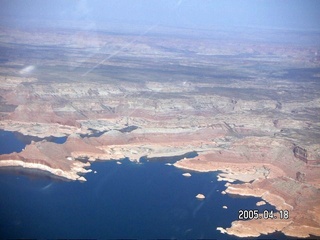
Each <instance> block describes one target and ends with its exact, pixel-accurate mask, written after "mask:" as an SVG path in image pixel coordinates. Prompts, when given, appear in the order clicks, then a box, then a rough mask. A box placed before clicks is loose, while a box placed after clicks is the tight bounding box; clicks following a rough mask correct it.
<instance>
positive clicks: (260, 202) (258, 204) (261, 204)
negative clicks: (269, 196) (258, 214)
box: [256, 201, 266, 207]
mask: <svg viewBox="0 0 320 240" xmlns="http://www.w3.org/2000/svg"><path fill="white" fill-rule="evenodd" d="M265 204H266V202H265V201H259V202H257V203H256V205H257V206H258V207H259V206H263V205H265Z"/></svg>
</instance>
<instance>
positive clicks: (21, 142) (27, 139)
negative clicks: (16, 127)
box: [0, 130, 67, 154]
mask: <svg viewBox="0 0 320 240" xmlns="http://www.w3.org/2000/svg"><path fill="white" fill-rule="evenodd" d="M41 140H47V141H50V142H54V143H57V144H63V143H65V142H66V140H67V137H52V136H51V137H46V138H38V137H33V136H25V135H23V134H21V133H19V132H10V131H4V130H0V154H9V153H13V152H21V151H22V150H23V149H24V148H25V146H26V145H27V144H30V143H31V141H35V142H38V141H41Z"/></svg>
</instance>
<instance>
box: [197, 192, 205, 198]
mask: <svg viewBox="0 0 320 240" xmlns="http://www.w3.org/2000/svg"><path fill="white" fill-rule="evenodd" d="M196 198H198V199H205V198H206V197H205V196H204V195H203V194H201V193H199V194H198V195H197V196H196Z"/></svg>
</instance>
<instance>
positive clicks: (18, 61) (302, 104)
mask: <svg viewBox="0 0 320 240" xmlns="http://www.w3.org/2000/svg"><path fill="white" fill-rule="evenodd" d="M246 33H247V34H242V33H239V32H237V33H232V32H225V31H221V30H220V31H219V30H217V31H215V32H212V33H210V34H209V33H206V34H203V35H202V36H203V37H198V35H197V34H194V33H193V32H192V31H190V32H188V31H186V33H184V34H182V33H180V32H177V33H176V34H174V33H170V34H163V32H162V31H160V32H150V33H148V34H143V35H141V34H140V35H138V34H137V35H134V34H124V33H123V34H115V33H113V32H108V31H92V32H88V31H84V30H77V29H73V30H67V29H59V30H57V29H54V30H50V29H36V30H35V29H28V30H23V31H22V30H19V29H9V28H4V27H2V28H1V34H0V47H1V52H2V54H1V59H0V63H1V64H0V82H1V85H0V129H2V130H6V131H11V132H18V133H20V134H23V135H25V136H32V137H37V138H38V139H40V140H36V141H31V142H30V144H27V145H26V147H25V149H23V150H22V151H21V152H13V153H9V154H2V155H0V166H1V167H21V168H29V169H38V170H40V171H43V172H46V173H50V174H53V175H54V176H56V177H59V178H62V179H65V180H72V181H73V180H79V181H86V178H85V174H86V173H88V172H90V171H91V170H90V165H91V163H92V162H94V161H107V160H117V161H121V160H122V159H125V158H129V159H130V160H131V161H134V162H137V163H138V162H140V161H141V160H142V159H146V160H147V161H153V160H154V159H157V160H159V159H160V160H161V159H162V160H163V161H165V159H166V158H168V157H175V158H177V159H178V161H176V162H175V163H174V164H173V165H174V166H175V167H178V168H181V169H183V170H185V171H187V172H190V171H199V172H208V171H220V173H219V179H218V180H220V181H226V182H227V183H226V190H225V192H226V193H228V194H234V195H242V196H256V197H261V198H262V199H263V200H264V201H266V202H268V203H270V204H272V205H274V206H275V207H276V209H277V210H288V211H289V212H290V217H289V219H273V220H270V219H269V220H265V219H258V220H248V221H241V220H235V221H234V222H233V223H232V224H231V226H230V228H226V229H223V228H219V230H220V231H223V232H224V233H227V234H231V235H236V236H239V237H256V236H259V235H261V234H268V233H272V232H275V231H281V232H283V233H284V234H286V235H287V236H294V237H309V236H320V200H319V199H320V172H319V167H320V143H319V139H320V121H319V115H320V107H319V106H320V58H319V55H318V53H319V51H320V46H319V44H316V43H318V42H319V38H320V36H319V35H317V34H313V33H308V32H305V33H303V34H302V35H301V33H297V32H287V33H285V34H283V33H281V32H277V31H276V30H275V31H274V32H272V31H265V32H263V31H259V32H254V30H250V31H248V32H246ZM298 35H299V36H301V37H299V38H297V36H298ZM288 39H297V42H295V41H293V40H290V41H289V40H288ZM52 136H54V137H67V140H66V142H64V143H62V144H57V143H54V142H50V141H47V140H45V139H44V138H46V137H52ZM41 139H42V140H41ZM297 146H299V147H301V148H303V149H305V151H306V152H307V157H308V159H310V160H314V162H313V163H312V164H309V163H306V162H305V161H303V160H301V159H299V158H298V157H296V156H295V154H294V149H295V147H297ZM190 153H196V156H192V157H190V156H189V154H190ZM239 181H240V183H239ZM259 226H260V227H259ZM261 226H263V227H261Z"/></svg>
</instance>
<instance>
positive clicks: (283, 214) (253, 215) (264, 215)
mask: <svg viewBox="0 0 320 240" xmlns="http://www.w3.org/2000/svg"><path fill="white" fill-rule="evenodd" d="M277 218H278V219H289V211H288V210H280V211H279V212H274V211H273V210H264V211H263V212H259V210H257V209H254V210H242V209H240V210H239V212H238V219H239V220H251V219H277Z"/></svg>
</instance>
